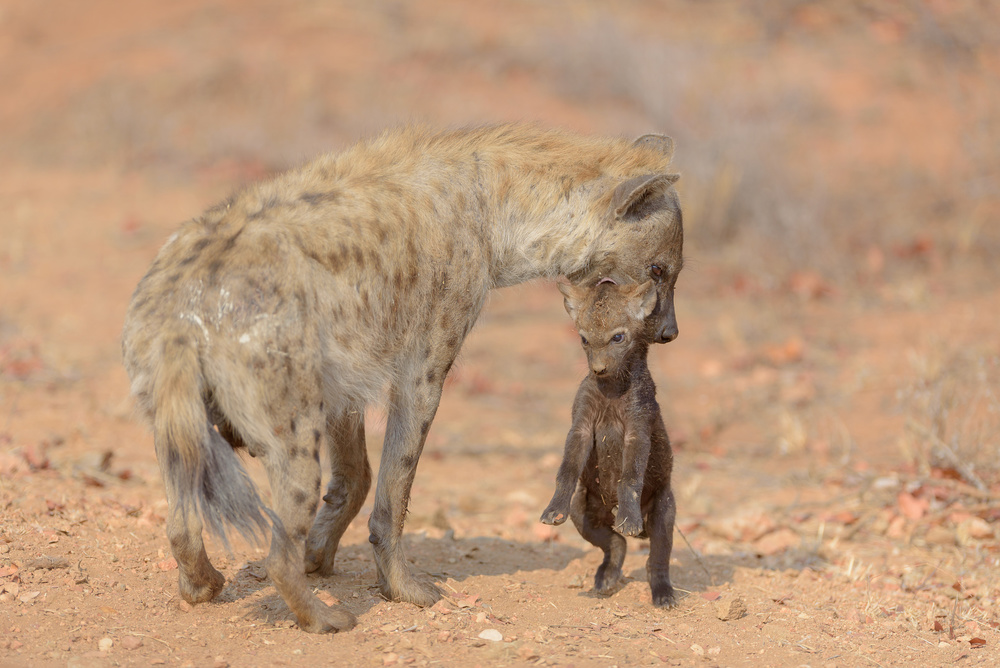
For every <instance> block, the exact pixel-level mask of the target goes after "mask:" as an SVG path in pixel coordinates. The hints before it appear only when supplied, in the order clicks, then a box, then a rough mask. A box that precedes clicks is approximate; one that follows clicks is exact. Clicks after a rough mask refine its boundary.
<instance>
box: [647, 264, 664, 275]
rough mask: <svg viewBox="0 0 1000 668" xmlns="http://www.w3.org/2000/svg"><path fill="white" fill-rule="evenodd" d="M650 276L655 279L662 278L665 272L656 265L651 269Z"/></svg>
mask: <svg viewBox="0 0 1000 668" xmlns="http://www.w3.org/2000/svg"><path fill="white" fill-rule="evenodd" d="M649 275H650V276H652V277H653V278H660V277H661V276H663V270H662V269H660V265H658V264H654V265H652V266H651V267H650V268H649Z"/></svg>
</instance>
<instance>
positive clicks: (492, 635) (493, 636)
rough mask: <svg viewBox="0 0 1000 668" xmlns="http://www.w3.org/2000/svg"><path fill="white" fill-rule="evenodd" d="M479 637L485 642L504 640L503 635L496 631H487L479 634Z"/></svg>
mask: <svg viewBox="0 0 1000 668" xmlns="http://www.w3.org/2000/svg"><path fill="white" fill-rule="evenodd" d="M479 637H480V638H482V639H483V640H491V641H493V642H500V641H501V640H503V635H502V634H501V633H500V632H499V631H497V630H496V629H486V630H485V631H483V632H482V633H480V634H479Z"/></svg>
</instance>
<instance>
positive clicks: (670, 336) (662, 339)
mask: <svg viewBox="0 0 1000 668" xmlns="http://www.w3.org/2000/svg"><path fill="white" fill-rule="evenodd" d="M677 334H678V331H677V325H674V326H672V327H661V328H660V331H658V332H657V333H656V342H657V343H670V342H671V341H673V340H674V339H676V338H677Z"/></svg>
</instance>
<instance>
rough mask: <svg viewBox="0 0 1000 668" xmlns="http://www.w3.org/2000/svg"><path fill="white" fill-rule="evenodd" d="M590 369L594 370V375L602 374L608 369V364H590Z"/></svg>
mask: <svg viewBox="0 0 1000 668" xmlns="http://www.w3.org/2000/svg"><path fill="white" fill-rule="evenodd" d="M590 370H591V371H593V372H594V375H595V376H603V375H604V374H605V373H607V371H608V366H607V365H606V364H592V365H591V366H590Z"/></svg>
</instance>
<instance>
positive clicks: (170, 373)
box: [153, 334, 277, 549]
mask: <svg viewBox="0 0 1000 668" xmlns="http://www.w3.org/2000/svg"><path fill="white" fill-rule="evenodd" d="M153 392H154V395H153V401H154V405H155V406H156V415H155V418H154V420H153V438H154V441H155V443H156V457H157V459H159V461H160V469H161V470H162V472H163V482H164V485H166V487H167V497H168V500H169V502H170V504H171V505H173V506H175V507H176V508H177V509H178V510H179V511H180V512H181V513H182V514H184V515H186V514H187V513H191V512H194V513H198V514H199V515H201V517H202V519H203V521H204V523H205V526H206V527H207V529H208V530H209V532H210V533H211V534H213V535H214V536H216V537H218V538H219V539H220V540H221V541H222V543H223V545H225V546H226V549H229V541H228V539H227V537H226V529H227V527H232V528H233V529H236V531H237V532H239V533H240V535H242V536H243V537H244V538H246V539H247V540H248V541H250V542H251V543H255V544H256V543H259V541H260V540H261V539H262V538H263V537H264V536H265V535H266V533H267V531H268V529H269V528H270V527H269V526H268V521H267V519H266V518H265V514H266V515H267V516H268V517H270V518H271V519H272V520H273V521H277V518H276V517H275V516H274V514H273V513H272V512H271V511H270V510H269V509H268V508H267V507H266V506H264V504H263V502H262V501H261V499H260V496H259V495H258V494H257V488H256V486H255V485H254V483H253V481H252V480H251V479H250V477H249V476H248V475H247V472H246V469H244V468H243V465H242V464H241V463H240V460H239V457H238V456H237V454H236V452H235V451H234V450H233V448H232V446H231V445H230V444H229V443H227V442H226V440H225V439H223V438H222V436H220V435H219V433H218V432H216V431H215V429H213V428H212V426H211V424H210V423H209V421H208V414H207V413H206V410H205V400H204V395H205V380H204V375H203V373H202V369H201V363H200V361H199V358H198V350H197V344H196V342H195V341H194V339H193V338H192V337H190V336H188V335H185V334H168V335H167V337H166V338H165V339H164V343H163V356H162V358H161V364H160V368H159V374H158V375H157V377H156V379H155V382H154V386H153Z"/></svg>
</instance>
